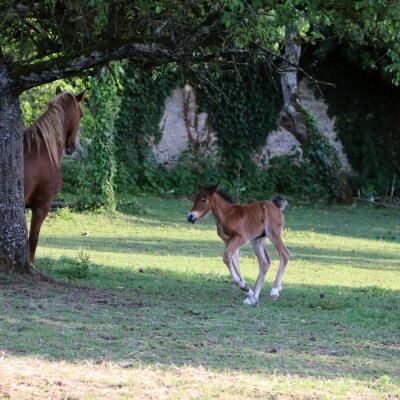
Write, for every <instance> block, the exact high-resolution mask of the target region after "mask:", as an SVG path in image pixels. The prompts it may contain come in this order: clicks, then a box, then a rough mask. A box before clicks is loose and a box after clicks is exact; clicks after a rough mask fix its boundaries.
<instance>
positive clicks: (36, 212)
mask: <svg viewBox="0 0 400 400" xmlns="http://www.w3.org/2000/svg"><path fill="white" fill-rule="evenodd" d="M49 210H50V204H46V205H40V206H33V207H32V220H31V227H30V230H29V242H28V243H29V260H30V262H31V263H32V264H33V263H34V262H35V252H36V247H37V244H38V240H39V233H40V228H41V227H42V223H43V221H44V219H45V218H46V216H47V214H48V212H49Z"/></svg>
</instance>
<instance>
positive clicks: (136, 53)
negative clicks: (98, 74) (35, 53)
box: [11, 37, 183, 92]
mask: <svg viewBox="0 0 400 400" xmlns="http://www.w3.org/2000/svg"><path fill="white" fill-rule="evenodd" d="M152 39H153V42H150V40H149V39H148V38H143V37H142V38H128V39H123V40H119V41H111V40H109V39H106V40H104V41H102V42H100V43H98V44H96V45H93V46H89V47H86V48H84V49H83V50H81V51H76V52H72V53H69V54H66V55H63V56H59V57H56V58H54V59H51V60H49V61H42V62H38V63H34V64H18V63H15V64H13V66H12V68H11V75H12V77H13V78H14V80H15V81H16V82H17V85H18V88H19V89H20V91H21V92H22V91H25V90H27V89H30V88H32V87H35V86H39V85H42V84H44V83H48V82H52V81H54V80H56V79H62V78H67V77H70V76H74V75H78V74H79V73H80V72H82V71H84V70H85V69H88V68H92V67H96V66H100V65H104V64H107V63H108V62H109V61H113V60H122V59H126V58H127V59H139V60H146V61H150V62H151V61H154V63H155V64H163V63H167V62H171V61H176V60H177V59H178V57H180V56H182V55H183V54H182V51H180V50H176V49H175V51H172V50H171V49H170V48H169V47H168V46H166V45H165V44H162V43H160V42H158V43H154V38H152Z"/></svg>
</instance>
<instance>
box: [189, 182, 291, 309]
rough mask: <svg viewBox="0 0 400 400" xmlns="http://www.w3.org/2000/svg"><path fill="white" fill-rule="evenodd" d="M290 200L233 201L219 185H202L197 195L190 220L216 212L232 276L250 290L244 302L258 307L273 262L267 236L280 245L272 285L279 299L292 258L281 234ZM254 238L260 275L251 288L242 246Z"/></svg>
mask: <svg viewBox="0 0 400 400" xmlns="http://www.w3.org/2000/svg"><path fill="white" fill-rule="evenodd" d="M287 204H288V203H287V200H286V199H284V198H282V197H276V198H274V199H273V200H272V201H257V202H255V203H250V204H244V205H237V204H232V202H231V201H230V199H229V197H228V196H227V195H226V194H224V193H222V192H220V191H218V186H207V187H200V188H199V191H198V192H197V193H196V195H195V198H194V203H193V207H192V209H191V210H190V212H189V214H188V216H187V219H188V221H189V222H191V223H193V224H194V223H195V222H197V221H199V220H200V219H201V218H203V217H204V216H205V215H206V214H207V213H208V212H209V211H212V213H213V215H214V218H215V222H216V224H217V233H218V236H219V237H220V238H221V239H222V240H223V241H224V242H225V245H226V250H225V252H224V256H223V260H224V263H225V264H226V265H227V267H228V268H229V271H230V273H231V276H232V279H233V281H234V282H235V284H237V285H238V286H239V287H240V289H242V290H244V291H245V292H247V298H246V299H245V300H244V304H248V305H252V306H256V305H257V302H258V297H259V295H260V291H261V288H262V286H263V283H264V279H265V275H266V273H267V271H268V269H269V266H270V264H271V260H270V258H269V256H268V253H267V250H266V248H265V244H264V241H265V237H268V239H269V240H271V242H272V243H273V245H274V246H275V247H276V249H277V251H278V253H279V257H280V263H279V269H278V272H277V274H276V277H275V280H274V283H273V285H272V290H271V295H270V297H271V298H272V299H273V300H276V299H277V298H278V297H279V292H280V290H281V289H282V278H283V274H284V272H285V268H286V265H287V263H288V259H289V255H290V253H289V251H288V249H287V248H286V247H285V245H284V244H283V242H282V238H281V234H282V229H283V227H284V224H285V219H284V217H283V214H282V210H283V209H284V208H285V207H286V206H287ZM248 241H250V242H251V244H252V246H253V250H254V252H255V253H256V256H257V258H258V265H259V274H258V277H257V280H256V283H255V286H254V289H251V288H249V286H248V285H247V283H246V281H245V280H244V279H243V277H242V275H241V273H240V269H239V249H240V247H241V246H242V245H244V244H245V243H246V242H248Z"/></svg>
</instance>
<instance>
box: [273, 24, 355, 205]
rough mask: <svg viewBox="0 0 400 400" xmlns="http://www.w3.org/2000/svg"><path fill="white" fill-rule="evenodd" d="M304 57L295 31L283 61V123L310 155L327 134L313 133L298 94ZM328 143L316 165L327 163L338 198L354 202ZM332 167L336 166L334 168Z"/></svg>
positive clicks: (342, 201) (286, 43)
mask: <svg viewBox="0 0 400 400" xmlns="http://www.w3.org/2000/svg"><path fill="white" fill-rule="evenodd" d="M300 56H301V44H300V40H299V37H298V34H297V33H296V32H293V31H292V32H290V33H289V34H288V35H287V38H286V42H285V61H284V62H283V64H282V68H283V71H282V74H281V87H282V95H283V101H284V104H283V107H282V110H281V113H280V124H281V125H282V126H283V127H284V128H285V129H287V130H288V131H289V132H290V133H291V134H292V135H293V136H294V137H295V138H296V139H297V140H298V141H299V142H300V144H301V146H302V148H303V150H304V151H305V154H306V152H307V150H309V149H310V148H312V146H313V144H315V143H316V141H317V142H318V136H321V138H323V136H322V134H321V133H320V132H318V133H317V135H316V132H313V130H312V129H311V127H310V126H309V122H307V116H308V111H307V109H306V108H304V106H303V105H302V104H301V101H300V98H299V95H298V79H297V71H298V66H299V64H300ZM324 139H326V138H324ZM321 144H322V141H321ZM326 145H327V146H325V150H326V154H325V155H324V156H323V157H322V158H321V157H320V156H319V159H318V160H313V162H314V164H319V167H320V168H321V166H322V165H323V164H325V166H324V167H323V169H325V172H326V173H328V174H329V175H331V176H332V177H335V180H336V181H337V187H336V188H335V196H336V198H337V200H338V201H339V202H341V203H344V204H351V203H352V192H351V189H350V187H349V185H348V183H347V177H346V176H345V174H344V173H343V171H342V170H341V164H340V161H339V158H338V156H337V152H336V150H335V149H334V148H333V147H332V146H331V145H330V144H329V142H328V140H327V139H326ZM329 148H331V150H332V151H329ZM321 150H322V147H321ZM336 165H337V166H336ZM332 166H335V167H334V168H333V169H332Z"/></svg>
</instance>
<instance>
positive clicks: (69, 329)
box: [0, 257, 400, 379]
mask: <svg viewBox="0 0 400 400" xmlns="http://www.w3.org/2000/svg"><path fill="white" fill-rule="evenodd" d="M80 263H81V261H77V260H75V259H70V258H65V257H64V258H62V259H60V260H58V261H55V260H52V259H42V260H41V262H40V265H39V267H40V268H41V270H42V271H44V272H45V273H47V274H49V273H50V271H51V275H52V276H54V277H56V278H59V277H60V276H64V277H65V272H62V271H65V270H68V268H74V267H75V268H77V267H79V265H80ZM0 278H1V279H0V289H1V291H0V300H1V301H0V331H1V332H2V343H1V346H2V348H3V349H4V350H6V351H7V352H9V353H11V354H16V355H21V356H26V355H35V356H40V357H44V358H47V359H50V360H52V359H56V360H67V361H70V362H75V361H82V360H94V361H96V362H99V361H107V360H112V361H115V362H118V363H121V365H125V366H129V365H135V363H138V362H140V363H142V364H149V365H150V364H156V363H161V364H163V365H171V364H174V365H184V364H191V365H195V366H196V365H203V366H205V367H208V368H211V369H216V370H229V369H230V370H232V369H233V370H242V371H246V372H250V373H251V372H258V373H273V372H274V371H277V372H279V373H282V374H299V375H307V376H318V377H321V376H322V377H326V378H329V377H341V376H352V377H353V378H357V379H370V378H376V377H380V376H382V375H389V376H391V377H393V378H394V379H398V378H399V371H400V347H399V345H398V343H399V341H400V330H399V324H400V323H399V318H398V315H399V312H400V292H397V291H390V290H382V289H379V288H376V287H370V288H361V289H352V288H342V287H333V286H310V285H307V286H300V285H287V286H286V287H285V288H284V290H283V292H282V296H281V298H280V299H279V300H278V301H277V302H271V301H270V300H269V299H268V298H267V297H266V293H267V288H266V289H264V292H263V297H262V299H261V301H260V304H259V306H258V307H257V308H250V307H247V306H243V305H242V304H241V302H242V300H243V294H242V293H241V292H240V291H239V290H238V289H237V288H236V287H234V286H233V285H231V284H229V283H226V282H225V280H224V279H223V278H221V277H219V276H216V275H212V274H204V275H190V276H189V275H185V274H178V273H175V272H173V271H162V270H158V269H144V270H142V269H118V268H110V267H107V266H102V265H92V266H91V268H90V270H89V275H88V278H87V279H85V280H81V281H78V280H74V279H73V278H72V281H71V283H70V285H66V286H63V285H49V284H45V283H40V284H35V283H32V282H30V281H27V280H20V279H17V278H7V279H5V278H4V277H1V276H0ZM83 285H85V287H83Z"/></svg>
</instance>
